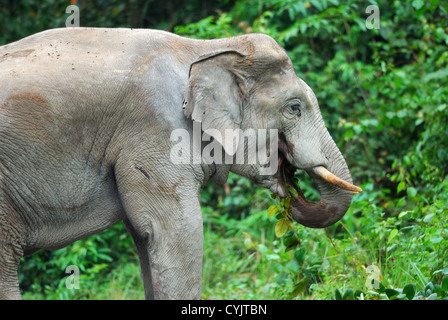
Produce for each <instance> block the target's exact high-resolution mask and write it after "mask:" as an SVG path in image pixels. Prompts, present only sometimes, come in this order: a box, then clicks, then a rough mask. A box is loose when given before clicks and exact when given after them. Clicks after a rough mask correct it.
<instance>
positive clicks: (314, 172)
mask: <svg viewBox="0 0 448 320" xmlns="http://www.w3.org/2000/svg"><path fill="white" fill-rule="evenodd" d="M0 87H1V90H0V244H1V246H0V298H2V299H21V298H22V296H21V292H20V288H19V283H18V271H17V270H18V265H19V260H20V259H21V257H23V256H27V255H30V254H32V253H34V252H36V251H37V250H56V249H59V248H63V247H65V246H67V245H69V244H71V243H73V242H74V241H77V240H79V239H82V238H85V237H88V236H90V235H93V234H96V233H99V232H101V231H103V230H105V229H107V228H109V227H111V226H112V225H114V224H116V223H118V222H123V223H124V225H125V227H126V230H127V232H128V233H129V234H130V235H131V236H132V238H133V241H134V243H135V247H136V250H137V253H138V257H139V262H140V267H141V276H142V281H143V284H144V291H145V298H146V299H200V298H201V280H202V279H201V278H202V263H203V237H204V235H203V218H202V213H201V208H200V201H199V195H200V190H201V187H203V186H204V185H205V183H207V181H209V180H212V181H215V182H216V183H217V184H219V185H222V184H224V183H225V182H226V180H227V177H228V175H229V174H230V172H232V173H234V174H237V175H241V176H244V177H247V178H249V179H250V180H251V181H253V183H254V184H255V185H258V186H260V187H263V188H267V189H269V190H271V191H272V192H274V193H276V194H277V195H279V196H280V197H286V196H287V187H286V185H288V184H289V185H290V186H292V187H293V188H295V189H296V190H297V192H298V194H299V196H298V197H296V198H293V199H291V203H290V208H291V214H292V217H293V218H294V220H296V221H297V222H298V223H300V224H302V225H304V226H307V227H311V228H324V227H327V226H329V225H332V224H334V223H336V222H337V221H338V220H339V219H341V218H342V217H343V216H344V214H345V213H346V211H347V210H348V208H349V206H350V204H351V201H352V196H353V194H354V193H357V192H360V191H361V189H360V188H359V187H357V186H355V185H354V184H353V181H352V178H351V175H350V171H349V169H348V167H347V164H346V162H345V160H344V157H343V156H342V154H341V152H340V150H339V149H338V147H337V146H336V144H335V142H334V141H333V139H332V137H331V135H330V134H329V132H328V130H327V128H326V126H325V124H324V120H323V118H322V114H321V112H320V109H319V105H318V101H317V99H316V96H315V94H314V92H313V91H312V89H311V88H310V87H309V86H308V85H307V84H306V83H305V82H304V81H303V80H302V79H301V78H300V77H298V76H297V75H296V73H295V71H294V68H293V65H292V62H291V60H290V58H289V57H288V55H287V53H286V51H285V50H284V49H283V48H282V47H281V46H280V45H279V44H278V42H277V41H275V40H274V39H273V38H272V37H270V36H268V35H265V34H261V33H251V34H244V35H239V36H233V37H229V38H222V39H211V40H199V39H191V38H186V37H181V36H179V35H176V34H173V33H170V32H167V31H161V30H149V29H127V28H84V27H78V28H57V29H51V30H46V31H43V32H40V33H36V34H34V35H31V36H28V37H26V38H23V39H21V40H18V41H16V42H13V43H10V44H7V45H4V46H1V47H0ZM198 126H199V127H200V129H199V130H200V138H199V143H196V144H195V143H194V141H193V143H192V144H191V143H190V144H187V143H186V142H185V144H181V145H182V146H186V148H190V150H191V154H197V153H198V152H199V154H201V152H203V151H204V150H205V148H207V146H208V147H210V144H213V146H214V147H215V148H214V153H215V154H214V156H216V158H219V157H220V156H221V157H222V159H225V160H229V159H230V160H232V159H233V160H234V159H235V157H236V155H237V151H238V150H243V151H242V152H243V153H245V154H246V155H247V153H248V152H249V144H250V143H249V142H248V139H245V138H244V136H243V135H242V134H243V133H244V132H246V131H247V130H249V129H252V130H254V131H255V132H259V130H267V132H268V133H272V134H268V135H266V136H265V137H264V136H263V137H264V141H262V142H263V143H266V144H267V145H268V146H271V145H274V146H276V148H274V149H273V148H271V147H267V148H266V150H267V155H268V156H269V160H270V161H271V162H272V161H274V162H275V164H276V169H277V170H275V172H272V173H270V174H260V169H262V168H266V161H265V162H263V163H262V162H255V163H246V162H244V161H243V163H241V162H240V163H237V162H236V161H221V162H219V161H212V162H210V161H196V162H194V161H191V158H188V157H186V158H185V159H187V160H188V159H190V161H183V162H181V163H175V161H172V158H173V152H172V150H173V146H176V145H177V146H179V144H180V142H179V139H178V138H176V137H174V138H173V135H172V133H173V131H175V130H179V129H181V130H184V131H183V132H187V133H190V134H193V135H194V129H195V128H198ZM229 130H230V131H231V132H233V133H235V132H236V134H234V135H233V136H232V141H230V139H228V135H226V134H227V131H229ZM257 130H258V131H257ZM275 133H276V134H275ZM274 135H275V139H271V137H272V136H274ZM223 137H224V138H223ZM268 138H269V139H268ZM260 139H261V138H260ZM272 141H274V142H276V143H274V144H272V143H273V142H272ZM216 146H218V148H216ZM218 149H220V150H218ZM218 151H221V153H220V152H218ZM175 154H177V153H176V152H175ZM275 155H276V157H275ZM202 156H203V155H202ZM297 170H303V171H305V172H307V173H308V175H309V176H310V177H311V178H312V179H313V181H314V182H315V184H316V186H317V188H318V191H319V192H320V195H321V199H320V202H318V203H311V202H309V201H307V200H306V199H305V198H304V196H303V193H302V192H301V190H300V188H299V187H298V186H297V184H296V183H295V181H294V173H295V172H296V171H297Z"/></svg>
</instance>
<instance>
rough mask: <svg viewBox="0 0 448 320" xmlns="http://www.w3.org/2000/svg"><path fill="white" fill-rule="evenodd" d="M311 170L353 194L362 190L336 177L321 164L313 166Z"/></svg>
mask: <svg viewBox="0 0 448 320" xmlns="http://www.w3.org/2000/svg"><path fill="white" fill-rule="evenodd" d="M313 172H314V173H315V174H317V175H318V176H319V177H321V178H322V179H324V180H326V181H328V182H330V183H331V184H333V185H335V186H336V187H338V188H341V189H344V190H348V191H352V192H353V193H355V194H356V193H359V192H362V189H361V188H360V187H357V186H355V185H353V184H351V183H348V182H347V181H344V180H342V179H341V178H338V177H337V176H335V175H334V174H332V173H331V172H330V171H328V170H327V169H325V168H324V167H322V166H318V167H314V168H313Z"/></svg>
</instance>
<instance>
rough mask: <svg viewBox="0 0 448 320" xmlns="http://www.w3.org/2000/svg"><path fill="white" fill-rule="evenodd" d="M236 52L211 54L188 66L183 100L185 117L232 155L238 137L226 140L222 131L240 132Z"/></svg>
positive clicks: (240, 87) (240, 95)
mask: <svg viewBox="0 0 448 320" xmlns="http://www.w3.org/2000/svg"><path fill="white" fill-rule="evenodd" d="M241 56H242V55H241V54H240V53H238V52H236V51H233V50H232V51H223V52H214V53H210V54H208V55H205V56H202V57H200V58H199V59H198V60H196V61H195V62H194V63H193V64H192V65H191V67H190V74H189V85H188V89H187V92H186V94H185V97H184V112H185V115H186V116H187V117H188V118H191V119H193V120H194V121H197V122H201V125H202V130H203V131H204V132H205V133H207V134H208V135H210V136H212V137H213V138H214V139H215V140H216V141H218V142H219V143H220V144H221V145H222V146H223V148H224V151H225V152H226V153H227V154H229V155H231V156H233V155H234V154H235V152H236V148H237V146H238V143H239V134H237V135H233V137H232V138H231V139H227V140H229V141H226V139H225V134H226V129H232V130H235V129H240V125H241V120H242V116H243V114H242V106H243V99H244V92H245V89H244V86H243V84H242V83H243V81H242V78H241V76H240V75H238V73H237V72H236V71H235V68H234V66H235V61H236V59H238V58H241Z"/></svg>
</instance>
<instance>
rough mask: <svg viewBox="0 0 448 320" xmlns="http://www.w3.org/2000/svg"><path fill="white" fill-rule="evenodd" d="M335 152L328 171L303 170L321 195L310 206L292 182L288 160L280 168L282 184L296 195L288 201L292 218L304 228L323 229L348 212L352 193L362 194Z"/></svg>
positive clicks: (324, 169) (345, 165)
mask: <svg viewBox="0 0 448 320" xmlns="http://www.w3.org/2000/svg"><path fill="white" fill-rule="evenodd" d="M335 147H336V146H335ZM334 150H336V151H335V152H334V156H333V157H332V158H333V161H332V162H331V164H330V165H329V168H325V167H323V166H317V167H314V168H312V169H311V170H307V171H306V172H307V173H308V175H309V176H310V177H311V178H312V179H313V180H314V182H315V183H316V185H317V189H318V191H319V193H320V202H319V203H310V202H308V201H307V200H306V199H305V197H304V196H303V192H302V191H301V190H300V188H299V187H298V186H297V185H296V184H295V183H294V180H293V172H294V171H293V167H292V166H290V165H289V164H288V163H287V161H284V162H285V164H284V165H282V166H281V170H282V175H283V177H284V181H285V182H286V184H289V185H291V186H292V187H294V188H295V189H296V191H297V192H298V194H299V196H298V197H297V198H296V199H291V202H290V206H291V215H292V217H293V218H294V220H296V221H297V222H298V223H300V224H302V225H304V226H306V227H311V228H325V227H327V226H330V225H332V224H334V223H336V222H337V221H339V220H340V219H341V218H342V217H343V216H344V214H345V213H346V212H347V210H348V208H349V206H350V203H351V200H352V194H353V193H358V192H361V191H362V190H361V189H360V188H359V187H356V186H354V185H353V184H352V178H351V175H350V171H349V170H348V167H347V164H346V163H345V160H344V158H343V156H342V155H341V153H340V151H339V149H337V148H335V149H334ZM291 171H292V172H291Z"/></svg>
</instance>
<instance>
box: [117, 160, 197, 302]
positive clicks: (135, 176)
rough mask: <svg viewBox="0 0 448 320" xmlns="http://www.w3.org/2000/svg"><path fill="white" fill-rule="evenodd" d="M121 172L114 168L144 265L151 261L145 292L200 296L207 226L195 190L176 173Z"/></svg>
mask: <svg viewBox="0 0 448 320" xmlns="http://www.w3.org/2000/svg"><path fill="white" fill-rule="evenodd" d="M123 171H126V172H124V173H123V172H121V173H120V170H118V171H117V172H116V176H117V184H118V188H119V192H120V195H121V198H122V202H123V206H124V209H125V212H126V216H127V219H128V221H129V222H128V223H130V224H131V225H132V228H133V230H134V232H135V233H136V234H137V235H138V236H137V237H138V238H139V239H140V244H139V246H140V248H139V257H140V259H141V264H142V263H143V264H144V263H149V266H148V267H146V268H145V267H144V266H142V274H143V279H144V283H145V286H148V285H151V288H147V287H146V288H145V291H146V292H147V293H148V292H151V295H152V296H153V297H154V298H155V299H200V298H201V281H202V254H203V225H202V214H201V210H200V206H199V200H198V198H197V190H190V188H191V185H190V187H188V186H186V185H185V184H183V183H182V180H183V179H182V178H179V180H180V181H179V180H178V181H177V182H173V179H174V180H176V179H175V178H173V177H172V176H170V178H167V179H164V178H163V175H162V174H161V173H160V172H157V173H156V172H154V171H153V172H150V170H149V169H145V168H141V167H137V166H132V167H131V169H129V166H128V169H124V170H123ZM134 239H136V236H135V235H134ZM142 243H143V248H145V247H146V252H147V256H146V257H145V254H144V252H143V253H142ZM143 250H144V249H143ZM148 272H149V273H150V274H145V273H148ZM148 279H150V280H149V281H148ZM147 297H148V296H147Z"/></svg>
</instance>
